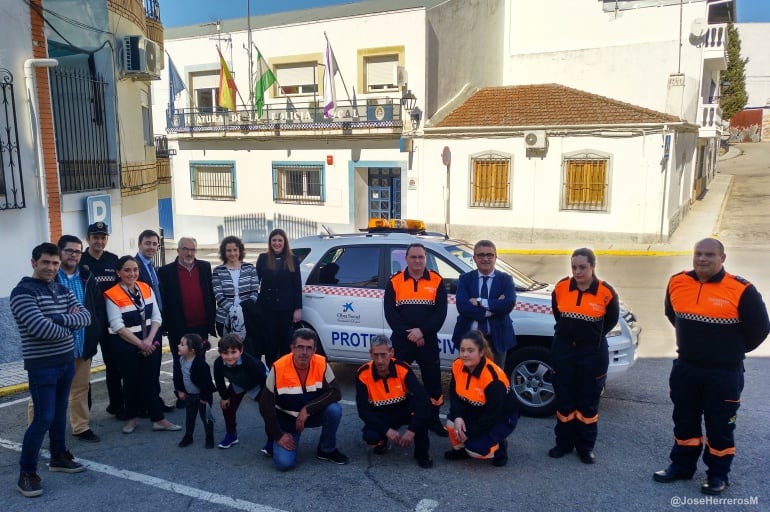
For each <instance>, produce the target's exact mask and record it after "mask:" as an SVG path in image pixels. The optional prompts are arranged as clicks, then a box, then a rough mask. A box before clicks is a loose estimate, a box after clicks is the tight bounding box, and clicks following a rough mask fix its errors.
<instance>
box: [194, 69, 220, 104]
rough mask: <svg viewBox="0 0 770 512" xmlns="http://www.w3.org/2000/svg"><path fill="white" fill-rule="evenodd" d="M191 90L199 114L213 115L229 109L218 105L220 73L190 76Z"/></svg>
mask: <svg viewBox="0 0 770 512" xmlns="http://www.w3.org/2000/svg"><path fill="white" fill-rule="evenodd" d="M190 83H191V85H190V88H191V89H192V91H193V97H194V98H195V107H196V108H197V109H198V113H199V114H213V113H214V112H224V111H226V110H227V109H226V108H221V107H219V106H218V105H217V101H218V98H219V71H206V72H205V73H192V74H190Z"/></svg>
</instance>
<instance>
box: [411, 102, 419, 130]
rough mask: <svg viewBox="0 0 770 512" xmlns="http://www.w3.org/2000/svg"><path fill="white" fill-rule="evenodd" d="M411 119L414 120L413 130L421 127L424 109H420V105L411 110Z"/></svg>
mask: <svg viewBox="0 0 770 512" xmlns="http://www.w3.org/2000/svg"><path fill="white" fill-rule="evenodd" d="M409 119H410V120H411V121H412V130H416V129H417V128H419V127H420V120H421V119H422V110H420V107H414V108H413V109H412V111H411V112H409Z"/></svg>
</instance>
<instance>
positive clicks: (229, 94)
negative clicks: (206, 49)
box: [217, 48, 238, 112]
mask: <svg viewBox="0 0 770 512" xmlns="http://www.w3.org/2000/svg"><path fill="white" fill-rule="evenodd" d="M217 53H218V54H219V97H218V98H217V105H218V106H220V107H222V108H226V109H228V110H232V111H233V112H235V95H236V93H237V92H238V88H237V87H236V86H235V80H233V75H232V74H231V73H230V70H229V69H228V67H227V63H226V62H225V58H224V57H222V52H221V51H219V48H217Z"/></svg>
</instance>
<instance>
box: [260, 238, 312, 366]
mask: <svg viewBox="0 0 770 512" xmlns="http://www.w3.org/2000/svg"><path fill="white" fill-rule="evenodd" d="M257 276H258V277H259V282H260V289H259V299H258V303H259V306H260V310H261V311H262V314H263V332H264V336H263V338H262V347H261V352H262V353H264V355H265V363H266V364H267V366H268V368H270V367H272V366H273V361H275V360H276V359H278V358H279V357H280V356H282V355H284V354H288V353H289V342H290V339H291V330H292V326H293V325H294V324H296V323H298V322H300V321H301V320H302V276H301V275H300V271H299V259H298V258H297V257H296V256H295V255H294V253H293V252H292V251H291V247H290V246H289V238H288V237H287V236H286V232H285V231H284V230H282V229H274V230H273V231H271V232H270V237H269V246H268V248H267V251H266V252H264V253H262V254H260V255H259V258H257Z"/></svg>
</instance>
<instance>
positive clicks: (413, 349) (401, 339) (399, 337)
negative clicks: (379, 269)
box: [383, 243, 448, 437]
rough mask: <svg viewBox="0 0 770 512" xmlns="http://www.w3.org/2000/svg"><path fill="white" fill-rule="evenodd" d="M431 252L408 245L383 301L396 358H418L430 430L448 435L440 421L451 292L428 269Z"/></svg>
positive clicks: (409, 360)
mask: <svg viewBox="0 0 770 512" xmlns="http://www.w3.org/2000/svg"><path fill="white" fill-rule="evenodd" d="M426 260H427V251H426V250H425V246H424V245H422V244H420V243H414V244H410V245H409V246H408V247H407V248H406V270H404V271H403V272H398V273H396V274H393V276H391V278H390V281H388V285H387V287H386V288H385V298H384V301H383V305H384V309H385V320H386V321H387V322H388V325H389V326H390V328H391V329H392V330H393V333H392V335H391V337H390V339H391V340H392V341H393V349H394V351H395V355H396V359H398V360H399V361H404V362H405V363H407V364H412V363H413V362H414V361H417V364H418V365H419V366H420V372H421V373H422V382H423V384H424V385H425V390H426V391H427V392H428V395H430V400H431V404H432V406H433V409H432V414H431V418H430V419H429V421H428V429H429V430H432V431H433V432H434V433H435V434H436V435H438V436H440V437H446V436H447V435H448V434H447V432H446V430H445V429H444V426H443V425H442V424H441V421H440V420H439V417H438V414H439V407H441V405H442V404H443V403H444V395H443V393H442V391H441V366H440V364H439V345H438V332H439V330H440V329H441V326H442V325H443V324H444V320H446V310H447V293H446V288H444V281H443V279H441V276H440V275H439V274H438V273H437V272H434V271H432V270H428V269H427V268H425V264H426Z"/></svg>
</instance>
